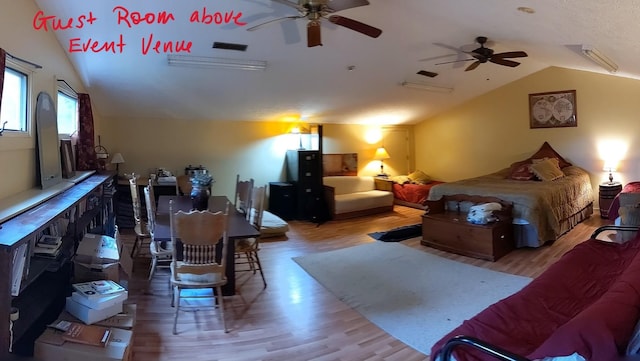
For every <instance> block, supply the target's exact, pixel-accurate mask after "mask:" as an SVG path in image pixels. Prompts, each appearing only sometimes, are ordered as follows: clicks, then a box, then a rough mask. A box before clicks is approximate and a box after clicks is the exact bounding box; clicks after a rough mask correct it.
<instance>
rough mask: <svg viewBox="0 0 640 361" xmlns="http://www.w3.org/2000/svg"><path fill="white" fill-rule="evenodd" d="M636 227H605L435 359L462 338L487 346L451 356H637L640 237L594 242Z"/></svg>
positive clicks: (438, 351) (605, 360) (436, 350)
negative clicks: (603, 235) (609, 233)
mask: <svg viewBox="0 0 640 361" xmlns="http://www.w3.org/2000/svg"><path fill="white" fill-rule="evenodd" d="M632 228H633V229H635V230H637V227H616V226H603V227H600V228H599V229H598V230H596V232H594V234H593V235H592V236H591V238H590V239H588V240H586V241H585V242H582V243H580V244H578V245H577V246H575V247H574V248H573V249H572V250H570V251H569V252H567V253H565V254H564V255H563V256H562V257H561V258H560V259H559V260H558V261H557V262H556V263H554V264H553V265H551V266H550V267H549V268H548V269H547V270H546V271H544V272H543V273H542V274H541V275H540V276H538V277H537V278H535V279H534V280H533V281H531V283H529V284H528V285H527V286H525V287H524V288H523V289H521V290H520V291H518V292H516V293H515V294H513V295H511V296H509V297H507V298H505V299H503V300H501V301H498V302H497V303H494V304H493V305H491V306H489V307H487V308H486V309H484V310H483V311H481V312H480V313H478V314H477V315H476V316H474V317H472V318H471V319H469V320H466V321H464V322H463V323H462V325H460V326H458V327H457V328H455V329H454V330H452V331H451V332H450V333H448V334H447V335H445V336H444V337H443V338H442V339H441V340H440V341H438V342H436V344H435V345H434V346H433V347H432V349H431V355H432V357H431V359H433V360H445V361H446V360H448V359H449V358H448V357H447V356H449V352H448V351H449V349H448V347H446V345H447V344H451V342H452V341H453V342H454V343H458V342H459V341H460V340H459V339H457V337H460V336H463V337H467V338H470V339H472V340H481V341H482V342H484V343H485V345H484V346H482V347H479V348H476V347H458V348H457V349H456V350H455V351H453V356H454V357H455V359H456V360H457V361H471V360H474V361H477V360H496V359H497V358H494V357H493V356H491V355H490V353H487V352H486V351H487V350H488V349H490V348H493V349H497V350H506V351H509V352H510V353H515V354H516V355H520V356H521V357H519V358H509V360H539V359H544V360H545V361H546V360H550V359H556V360H557V359H559V358H560V357H561V356H568V355H573V356H574V357H575V358H572V359H585V360H597V361H609V360H619V358H620V357H621V356H624V355H625V354H634V355H635V354H637V353H638V349H639V347H640V342H639V340H640V331H639V329H640V327H639V326H640V324H639V322H638V321H639V319H640V277H638V274H640V237H637V236H636V237H635V238H633V239H631V240H629V241H628V242H623V243H615V242H610V241H602V240H599V239H596V237H597V235H598V233H599V232H601V231H603V230H612V229H614V230H617V231H620V230H627V231H628V230H630V229H632ZM470 297H472V295H470ZM463 343H464V342H463ZM469 346H472V345H469ZM443 350H444V351H443ZM580 357H582V358H580ZM547 358H549V359H547Z"/></svg>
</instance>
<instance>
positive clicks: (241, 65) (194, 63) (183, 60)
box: [167, 54, 267, 70]
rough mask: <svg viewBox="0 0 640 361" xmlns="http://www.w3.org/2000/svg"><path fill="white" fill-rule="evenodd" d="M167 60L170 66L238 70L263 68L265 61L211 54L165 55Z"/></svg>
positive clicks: (264, 67) (265, 65)
mask: <svg viewBox="0 0 640 361" xmlns="http://www.w3.org/2000/svg"><path fill="white" fill-rule="evenodd" d="M167 62H168V63H169V65H171V66H182V67H192V68H222V69H238V70H265V69H266V68H267V62H266V61H263V60H244V59H230V58H216V57H211V56H193V55H176V54H169V55H167Z"/></svg>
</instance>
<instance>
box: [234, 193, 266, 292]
mask: <svg viewBox="0 0 640 361" xmlns="http://www.w3.org/2000/svg"><path fill="white" fill-rule="evenodd" d="M265 195H266V186H262V187H254V188H253V190H252V192H251V205H252V209H251V210H250V212H249V213H250V218H249V221H250V222H251V225H252V226H253V227H254V228H255V229H256V230H258V231H260V229H261V228H262V217H263V215H264V205H265ZM259 251H260V236H258V237H252V238H241V239H237V240H236V241H235V264H236V272H253V274H255V273H256V271H260V276H262V283H263V284H264V287H265V288H266V287H267V280H266V279H265V278H264V272H263V271H262V264H261V263H260V257H259V255H258V252H259Z"/></svg>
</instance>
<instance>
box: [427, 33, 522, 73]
mask: <svg viewBox="0 0 640 361" xmlns="http://www.w3.org/2000/svg"><path fill="white" fill-rule="evenodd" d="M476 42H477V43H478V44H480V47H479V48H477V49H475V50H473V51H469V52H465V53H467V54H469V55H471V56H472V58H470V59H461V60H454V61H447V62H444V63H437V64H436V65H441V64H450V63H457V62H460V61H473V63H471V65H469V66H468V67H467V68H466V69H465V70H464V71H470V70H473V69H475V68H477V67H478V65H480V64H482V63H486V62H487V61H490V62H492V63H495V64H498V65H504V66H509V67H512V68H513V67H516V66H518V65H520V63H519V62H517V61H513V60H509V59H507V58H524V57H527V56H528V55H527V53H525V52H524V51H507V52H504V53H497V54H496V53H494V52H493V49H490V48H486V47H485V46H484V45H485V44H486V43H487V38H486V37H485V36H478V37H477V38H476Z"/></svg>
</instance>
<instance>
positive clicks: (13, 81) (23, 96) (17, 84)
mask: <svg viewBox="0 0 640 361" xmlns="http://www.w3.org/2000/svg"><path fill="white" fill-rule="evenodd" d="M28 84H29V75H28V74H27V73H26V72H22V71H20V70H17V67H14V66H13V65H12V64H10V61H9V59H7V64H6V68H5V70H4V89H3V91H2V105H1V106H0V126H1V125H2V124H3V123H4V122H7V124H6V125H5V129H6V130H12V131H20V132H26V131H27V110H28V108H29V102H28V99H29V87H28Z"/></svg>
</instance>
